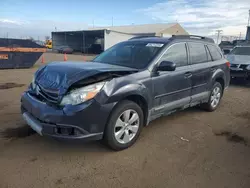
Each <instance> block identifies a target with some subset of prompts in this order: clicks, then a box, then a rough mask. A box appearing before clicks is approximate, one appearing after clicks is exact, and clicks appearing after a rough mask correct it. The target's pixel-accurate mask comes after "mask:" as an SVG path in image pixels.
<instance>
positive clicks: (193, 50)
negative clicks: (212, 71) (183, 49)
mask: <svg viewBox="0 0 250 188" xmlns="http://www.w3.org/2000/svg"><path fill="white" fill-rule="evenodd" d="M188 46H189V51H190V63H191V64H197V63H205V62H207V61H208V60H207V52H206V49H205V46H204V44H202V43H191V42H190V43H188Z"/></svg>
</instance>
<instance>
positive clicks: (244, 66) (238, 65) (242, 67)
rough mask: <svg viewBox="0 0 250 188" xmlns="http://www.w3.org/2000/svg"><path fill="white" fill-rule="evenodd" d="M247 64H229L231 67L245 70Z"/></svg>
mask: <svg viewBox="0 0 250 188" xmlns="http://www.w3.org/2000/svg"><path fill="white" fill-rule="evenodd" d="M247 66H248V65H241V64H231V67H232V68H239V69H243V70H246V68H247Z"/></svg>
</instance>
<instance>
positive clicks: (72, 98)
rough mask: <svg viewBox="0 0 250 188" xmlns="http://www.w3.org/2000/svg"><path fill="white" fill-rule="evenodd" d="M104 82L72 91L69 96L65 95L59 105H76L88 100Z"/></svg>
mask: <svg viewBox="0 0 250 188" xmlns="http://www.w3.org/2000/svg"><path fill="white" fill-rule="evenodd" d="M104 84H105V82H99V83H96V84H92V85H88V86H86V87H82V88H79V89H75V90H72V91H71V92H70V93H69V94H67V95H65V96H64V97H63V99H62V101H61V105H62V106H64V105H67V104H71V105H77V104H80V103H83V102H85V101H87V100H90V99H92V98H94V97H95V96H96V94H97V93H98V92H99V91H100V90H101V89H102V87H103V86H104Z"/></svg>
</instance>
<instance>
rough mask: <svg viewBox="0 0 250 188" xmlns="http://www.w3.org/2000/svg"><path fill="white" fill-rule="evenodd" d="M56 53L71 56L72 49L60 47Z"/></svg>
mask: <svg viewBox="0 0 250 188" xmlns="http://www.w3.org/2000/svg"><path fill="white" fill-rule="evenodd" d="M57 51H58V53H62V54H72V53H73V51H74V50H73V49H72V48H70V47H69V46H61V47H59V48H58V50H57Z"/></svg>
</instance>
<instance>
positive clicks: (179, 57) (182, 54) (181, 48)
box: [160, 43, 188, 67]
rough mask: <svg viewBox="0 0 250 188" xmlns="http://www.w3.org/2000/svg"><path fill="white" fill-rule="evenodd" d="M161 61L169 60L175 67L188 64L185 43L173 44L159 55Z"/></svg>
mask: <svg viewBox="0 0 250 188" xmlns="http://www.w3.org/2000/svg"><path fill="white" fill-rule="evenodd" d="M161 61H171V62H173V63H175V64H176V67H182V66H186V65H187V64H188V59H187V48H186V44H185V43H177V44H173V45H172V46H171V47H170V48H169V49H168V50H167V51H166V52H165V54H164V55H163V56H162V57H161V59H160V62H161Z"/></svg>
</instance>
